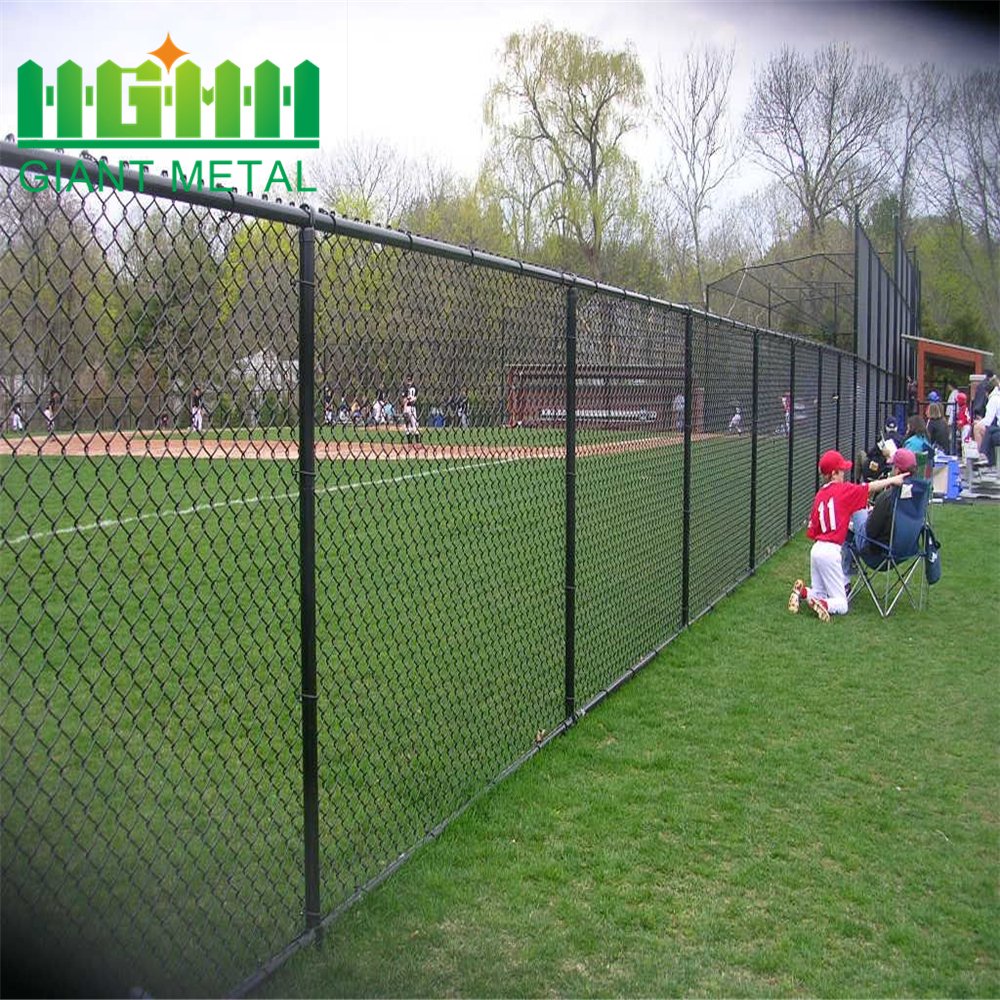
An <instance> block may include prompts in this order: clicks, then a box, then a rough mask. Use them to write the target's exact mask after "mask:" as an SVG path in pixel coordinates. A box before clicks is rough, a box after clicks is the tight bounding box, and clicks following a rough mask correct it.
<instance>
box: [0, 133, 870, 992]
mask: <svg viewBox="0 0 1000 1000" xmlns="http://www.w3.org/2000/svg"><path fill="white" fill-rule="evenodd" d="M2 153H3V160H2V162H3V164H4V167H3V170H2V182H3V188H2V204H0V330H2V354H0V405H2V406H3V408H4V411H3V419H4V433H3V436H2V437H0V485H2V490H0V501H2V506H0V529H2V542H0V578H2V583H3V587H4V594H5V598H4V602H3V607H2V612H0V639H2V641H3V644H4V645H3V649H4V653H3V660H2V678H0V679H2V694H3V704H2V709H0V739H2V744H0V759H2V776H0V810H2V817H0V818H2V824H3V826H2V883H0V893H2V900H0V902H2V924H0V929H2V935H3V942H2V943H3V950H4V956H5V957H4V962H5V970H6V969H7V968H10V967H12V966H11V965H10V964H9V962H11V961H12V960H11V959H10V956H16V961H15V962H14V963H13V965H14V966H16V967H17V969H18V970H19V971H20V972H21V973H23V974H24V975H26V976H27V975H32V974H35V973H37V975H38V976H39V977H40V981H49V980H50V979H51V978H52V976H53V975H57V976H61V977H63V978H61V979H59V981H58V982H57V983H55V984H54V986H53V988H54V989H61V991H62V992H67V993H71V992H72V993H75V992H93V993H104V994H109V995H114V994H122V993H125V992H127V991H128V990H130V989H141V990H145V991H147V992H149V993H151V994H153V995H196V996H203V995H217V994H221V993H231V992H235V993H244V992H246V991H248V990H249V989H251V988H252V987H253V986H254V984H256V983H258V982H259V981H260V980H261V979H262V978H263V977H264V976H266V975H267V974H268V973H269V972H270V971H271V970H273V968H275V967H276V966H277V965H278V964H280V963H281V962H282V961H283V960H284V959H285V958H287V956H288V955H290V954H291V953H293V952H294V951H295V950H296V949H297V948H298V947H301V946H302V945H303V944H306V943H308V942H309V941H310V940H312V939H313V938H314V936H315V934H316V933H317V930H318V929H319V928H320V927H322V926H323V925H324V924H325V923H329V922H331V921H332V920H334V919H336V917H337V916H338V914H339V913H340V912H341V911H342V910H343V909H344V908H345V907H347V906H349V905H350V904H351V902H352V901H353V900H355V899H356V898H357V897H358V895H359V894H360V893H361V892H363V891H365V889H367V888H369V887H371V886H372V885H374V884H376V883H377V882H378V881H379V880H381V879H382V878H384V877H385V876H386V875H387V874H389V873H391V872H392V871H393V870H394V869H395V868H396V867H397V866H398V865H399V864H400V863H401V861H403V860H405V858H406V857H408V856H409V855H410V854H411V853H412V851H413V850H414V849H415V848H417V847H418V846H419V845H420V844H421V843H423V842H424V841H426V840H427V839H428V838H429V837H433V836H435V835H436V834H437V833H438V832H440V830H441V829H442V828H443V826H444V825H445V824H447V823H448V822H449V821H450V819H451V818H453V817H454V816H456V815H457V814H458V813H460V812H461V811H462V810H463V809H464V808H465V807H466V806H467V805H468V804H469V803H470V802H471V801H473V800H474V799H475V798H476V797H477V796H478V795H479V794H481V793H482V792H483V791H484V790H485V789H487V788H489V787H490V786H491V785H492V784H494V783H495V782H496V781H498V780H500V779H501V778H502V777H503V776H504V775H506V774H507V773H509V772H510V771H511V770H512V769H514V768H515V767H517V766H518V765H519V764H520V763H522V762H523V761H525V760H527V759H528V758H529V757H530V756H532V755H533V754H534V753H536V752H538V750H539V749H540V748H542V747H544V746H545V745H546V744H547V742H548V741H549V740H550V739H552V738H553V737H554V736H556V735H558V734H559V733H561V732H563V731H565V730H566V728H567V727H569V726H570V725H572V724H573V723H574V722H575V721H576V720H578V719H579V718H580V716H581V715H582V714H584V713H586V712H587V711H589V710H590V709H591V708H593V707H595V706H596V705H597V704H598V703H599V702H600V701H601V700H602V699H603V698H604V697H606V696H607V695H608V694H609V693H610V692H612V691H613V690H615V688H617V687H618V686H619V685H620V684H621V683H623V682H624V681H625V680H626V679H627V678H628V677H630V676H631V675H632V674H633V673H634V672H635V671H636V670H637V669H639V668H640V667H641V666H642V665H643V664H645V663H646V662H648V660H649V659H650V658H651V657H652V656H653V655H654V654H655V653H656V652H657V651H659V650H661V649H662V648H663V647H664V646H665V645H666V644H667V643H668V642H669V641H670V639H671V638H673V637H674V636H675V635H676V634H677V633H678V632H680V631H681V630H682V629H684V628H685V627H686V626H687V625H689V624H690V623H691V622H692V621H694V620H695V619H696V618H697V617H698V616H699V615H701V614H703V613H704V612H705V611H706V610H708V609H709V608H711V607H712V606H713V605H714V604H715V603H716V602H717V601H718V600H719V599H720V598H721V597H722V596H724V595H725V594H726V593H728V592H729V591H730V590H732V589H733V587H735V586H736V585H737V584H738V583H739V582H740V581H741V580H743V579H744V578H745V577H746V576H747V575H748V574H749V573H752V572H753V570H754V568H755V566H756V565H757V564H758V563H759V562H760V561H762V560H763V559H765V558H767V556H768V555H770V554H771V553H772V552H773V551H775V549H776V548H778V547H779V546H780V545H782V544H783V543H784V542H785V541H786V540H787V539H788V537H789V536H790V535H791V534H793V533H794V532H795V531H797V530H798V529H799V527H800V526H801V524H802V522H803V519H804V518H805V516H806V514H807V513H808V509H809V504H810V500H811V497H812V492H813V490H814V488H815V485H816V471H815V470H816V459H817V456H818V454H819V453H820V452H821V451H822V450H826V448H828V447H839V448H840V450H841V451H842V452H844V453H845V454H849V453H850V449H853V448H854V447H855V445H860V444H862V443H863V434H864V433H866V431H865V430H864V426H865V421H866V420H867V421H869V422H870V421H871V418H872V416H873V415H874V407H875V401H874V399H873V398H871V393H872V391H873V387H874V385H875V382H876V379H877V378H878V377H879V375H880V374H881V373H882V369H879V368H877V367H875V366H874V365H868V364H865V363H863V362H862V363H860V364H859V362H858V361H857V359H856V358H855V357H854V356H853V355H850V354H846V353H843V352H841V351H837V350H835V349H833V348H830V347H826V346H819V345H817V344H815V343H812V342H808V341H803V340H800V339H796V338H793V337H789V336H786V335H779V334H775V333H772V332H769V331H766V330H762V329H760V328H756V327H751V326H746V325H741V324H738V323H735V322H731V321H727V320H724V319H721V318H719V317H717V316H711V315H707V314H704V313H701V312H696V311H692V310H690V309H686V308H681V307H677V306H674V305H671V304H670V303H667V302H662V301H658V300H653V299H650V298H648V297H645V296H640V295H636V294H633V293H629V292H626V291H623V290H621V289H611V288H607V287H604V286H599V285H596V284H595V283H594V282H588V281H585V280H583V279H580V278H578V277H575V276H573V275H566V274H562V273H556V272H551V271H545V270H544V269H541V268H537V267H533V266H531V265H527V264H521V263H518V262H515V261H507V260H500V259H498V258H492V257H489V256H488V255H485V254H482V253H479V252H477V251H471V250H469V249H467V248H461V247H453V246H448V245H445V244H441V243H435V242H433V241H429V240H421V239H419V238H416V237H411V236H409V235H407V234H402V233H396V232H393V231H390V230H382V229H377V228H375V227H371V226H367V225H363V224H360V223H350V222H348V221H346V220H342V219H338V218H334V217H332V216H330V215H327V214H324V213H320V212H314V211H313V210H312V209H310V208H308V207H307V206H293V205H277V204H274V203H266V202H263V201H259V200H255V199H250V198H242V197H240V196H237V195H230V194H228V193H219V192H201V193H196V192H191V193H189V194H185V193H184V192H179V193H177V192H173V191H172V190H171V189H170V183H169V181H167V180H161V179H160V178H157V177H151V176H149V175H147V176H146V177H145V181H144V183H143V184H142V190H141V191H140V181H139V177H138V175H136V174H133V173H128V172H126V175H125V177H124V182H123V183H122V185H121V188H120V189H116V188H114V187H111V188H108V187H106V188H105V189H104V190H103V191H96V192H92V193H86V194H83V193H73V192H67V191H63V192H58V193H57V192H56V191H55V190H53V189H52V188H48V189H46V190H40V191H29V190H26V189H25V186H24V185H23V184H22V183H21V180H22V175H21V174H20V173H19V167H20V165H22V164H23V162H24V161H25V160H26V159H27V157H28V154H27V153H25V152H23V151H18V150H16V149H15V148H13V147H12V146H10V145H7V144H5V145H4V146H3V149H2ZM30 156H31V158H32V159H33V160H35V161H36V162H38V161H41V162H42V163H50V164H54V163H55V162H62V161H66V160H68V158H66V157H62V158H61V160H60V158H59V157H57V156H53V155H49V154H38V153H35V152H32V153H31V154H30ZM70 169H71V168H70V167H69V166H68V164H67V163H65V162H63V172H64V175H68V174H69V171H70ZM86 169H93V167H92V165H88V166H87V168H86ZM28 176H32V175H28ZM78 191H79V189H78ZM55 942H58V947H59V953H60V955H61V956H62V959H61V961H60V963H59V968H58V969H56V970H53V967H52V962H51V954H52V951H53V947H54V945H55ZM5 975H6V971H5ZM46 977H48V978H46Z"/></svg>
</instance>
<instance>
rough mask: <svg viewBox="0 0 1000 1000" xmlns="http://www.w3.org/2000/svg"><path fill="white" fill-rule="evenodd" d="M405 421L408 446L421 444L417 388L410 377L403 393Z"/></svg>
mask: <svg viewBox="0 0 1000 1000" xmlns="http://www.w3.org/2000/svg"><path fill="white" fill-rule="evenodd" d="M403 421H404V423H405V424H406V441H407V443H408V444H420V424H419V422H418V420H417V387H416V385H415V384H414V382H413V379H412V378H411V377H410V376H407V378H406V389H405V390H404V391H403Z"/></svg>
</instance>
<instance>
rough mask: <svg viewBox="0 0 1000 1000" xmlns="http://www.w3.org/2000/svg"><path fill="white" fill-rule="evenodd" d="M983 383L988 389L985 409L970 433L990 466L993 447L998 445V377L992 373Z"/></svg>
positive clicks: (999, 411) (999, 426)
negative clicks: (987, 380) (981, 417)
mask: <svg viewBox="0 0 1000 1000" xmlns="http://www.w3.org/2000/svg"><path fill="white" fill-rule="evenodd" d="M984 384H985V385H987V386H988V387H989V390H990V391H989V395H988V396H987V398H986V411H985V412H984V414H983V419H982V420H977V421H976V422H975V424H974V425H973V430H972V433H973V435H974V436H975V439H976V447H977V448H978V449H979V454H980V455H981V456H982V457H983V458H984V459H985V460H986V463H985V464H986V465H989V466H992V465H993V464H994V461H993V449H994V448H998V447H1000V378H998V377H997V376H996V375H994V376H993V377H992V378H991V379H990V380H989V382H986V383H984Z"/></svg>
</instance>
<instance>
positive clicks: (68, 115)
mask: <svg viewBox="0 0 1000 1000" xmlns="http://www.w3.org/2000/svg"><path fill="white" fill-rule="evenodd" d="M148 54H149V55H151V56H155V57H156V58H157V59H159V61H160V62H161V63H162V64H163V66H164V67H165V68H166V71H167V76H168V77H169V75H170V70H171V67H172V66H173V65H174V63H175V62H177V60H178V59H180V57H181V56H185V55H187V54H188V53H187V52H184V51H182V50H181V49H179V48H177V46H176V45H174V43H173V42H172V41H171V39H170V35H169V34H168V35H167V39H166V41H165V42H164V43H163V44H162V45H161V46H160V47H159V48H158V49H155V50H154V51H152V52H150V53H148ZM126 74H134V75H135V84H130V85H129V87H128V104H129V106H130V107H133V108H135V121H134V122H126V121H123V120H122V119H123V118H124V117H125V116H124V115H123V113H122V109H123V96H124V88H125V75H126ZM161 74H162V70H161V68H160V66H158V65H157V64H156V63H155V62H153V60H151V59H147V60H146V61H145V62H143V63H142V64H141V65H139V66H136V67H134V68H127V67H122V66H119V65H118V64H117V63H115V62H112V60H110V59H109V60H108V61H107V62H105V63H102V64H101V65H100V66H98V67H97V72H96V86H94V85H90V84H88V85H86V86H84V83H83V70H82V69H81V67H80V66H78V65H77V64H76V63H75V62H73V61H72V60H68V61H67V62H65V63H63V64H62V66H60V67H59V68H58V69H57V70H56V83H55V86H52V85H48V86H46V85H45V84H44V80H43V77H42V67H41V66H39V65H38V64H37V63H36V62H34V61H32V60H30V59H29V60H28V61H27V62H25V63H23V64H22V65H21V66H19V67H18V70H17V130H18V146H21V147H33V148H54V147H57V146H61V145H63V144H64V143H65V142H66V140H68V139H74V140H80V141H81V143H83V144H91V145H95V146H102V147H105V148H109V149H120V148H124V147H129V148H133V149H153V148H163V147H172V146H173V147H187V148H193V147H208V148H243V149H246V148H255V149H318V148H319V67H318V66H316V65H314V64H313V63H311V62H310V61H309V60H308V59H307V60H305V61H304V62H301V63H299V65H298V66H296V67H295V70H294V72H293V74H292V79H293V83H292V84H291V85H285V86H282V84H281V71H280V70H279V68H278V67H277V66H276V65H275V64H274V63H272V62H271V61H270V60H265V61H264V62H262V63H261V64H260V65H259V66H257V67H256V69H254V71H253V83H252V84H243V85H242V86H241V79H240V68H239V66H237V65H236V64H235V63H232V62H230V61H229V60H228V59H227V60H226V61H225V62H223V63H221V64H220V65H219V66H217V67H216V68H215V80H214V85H213V86H211V87H204V86H202V79H201V68H200V67H199V66H198V65H196V64H195V63H194V62H192V61H191V60H190V59H189V60H187V61H185V62H183V63H181V65H180V66H178V68H177V73H176V74H175V77H174V79H175V81H176V83H175V85H174V86H171V85H169V84H168V85H166V86H161V85H160V81H161V79H162V77H161ZM286 79H287V77H286ZM212 104H214V105H215V137H214V138H208V137H206V136H205V135H204V134H203V123H202V107H203V106H205V107H208V106H211V105H212ZM53 106H55V108H56V136H57V138H56V139H54V140H51V139H45V138H44V137H43V136H44V128H43V122H42V118H43V109H44V108H45V107H49V108H51V107H53ZM251 106H252V107H253V122H254V130H253V131H254V134H253V137H252V138H250V137H243V136H242V135H241V134H240V116H241V107H247V108H248V107H251ZM84 107H88V108H90V107H94V108H96V134H95V136H94V137H93V138H89V139H84V138H83V116H84V110H83V109H84ZM164 107H168V108H169V107H173V108H174V109H175V111H174V115H175V126H174V131H175V135H176V137H175V138H164V137H163V115H162V111H163V108H164ZM282 107H286V108H289V107H290V108H293V113H292V114H293V121H294V138H286V139H282V138H281V108H282Z"/></svg>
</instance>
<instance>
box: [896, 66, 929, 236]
mask: <svg viewBox="0 0 1000 1000" xmlns="http://www.w3.org/2000/svg"><path fill="white" fill-rule="evenodd" d="M898 87H899V114H898V117H897V122H896V129H895V130H894V131H895V133H896V141H895V143H893V144H892V145H891V147H890V156H891V158H892V164H893V167H894V171H895V175H896V205H897V212H898V215H897V220H898V223H897V224H898V226H899V234H900V236H901V237H902V239H903V243H904V245H905V244H906V243H908V242H909V240H910V221H911V217H912V215H913V211H914V200H915V199H916V196H917V191H918V189H919V187H920V179H921V176H922V173H923V167H924V161H925V153H926V151H927V149H928V147H929V142H928V140H929V139H930V138H931V137H932V136H933V135H934V133H935V132H937V131H938V130H939V129H940V127H941V118H942V107H941V89H942V88H941V74H940V73H939V72H938V70H937V69H935V67H934V66H932V65H930V64H929V63H922V64H921V65H920V66H917V67H913V66H908V67H907V68H906V69H905V70H904V71H903V73H902V76H901V77H900V78H899V81H898Z"/></svg>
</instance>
